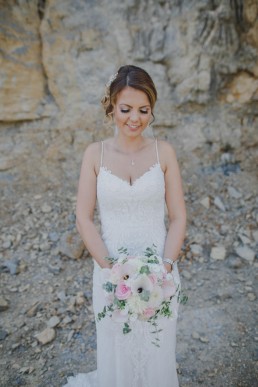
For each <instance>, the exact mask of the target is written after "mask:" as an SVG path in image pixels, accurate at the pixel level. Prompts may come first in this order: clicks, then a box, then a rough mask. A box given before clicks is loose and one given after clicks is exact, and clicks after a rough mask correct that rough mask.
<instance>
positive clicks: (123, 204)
mask: <svg viewBox="0 0 258 387" xmlns="http://www.w3.org/2000/svg"><path fill="white" fill-rule="evenodd" d="M156 99H157V92H156V88H155V85H154V83H153V81H152V79H151V78H150V76H149V74H148V73H147V72H146V71H144V70H143V69H141V68H139V67H136V66H122V67H121V68H120V69H119V71H118V73H117V74H115V75H114V76H113V77H112V79H111V80H110V82H109V84H108V85H107V93H106V96H105V97H104V98H103V100H102V103H103V105H104V108H105V112H106V116H107V117H109V118H111V119H112V121H113V124H114V126H115V127H116V134H115V136H114V137H112V138H108V139H106V140H105V141H103V142H100V143H93V144H91V145H90V146H89V147H88V148H87V149H86V151H85V154H84V158H83V162H82V168H81V175H80V180H79V189H78V201H77V228H78V230H79V232H80V235H81V237H82V239H83V241H84V243H85V245H86V247H87V249H88V250H89V252H90V254H91V255H92V257H93V258H94V274H93V307H94V312H95V316H97V314H98V313H99V312H100V311H102V309H103V306H104V305H105V300H104V294H103V289H102V286H101V273H102V269H103V268H108V267H110V263H109V261H108V260H107V259H105V257H108V256H109V257H110V256H112V257H116V256H117V255H118V249H119V248H121V247H125V248H127V250H128V253H129V254H130V255H134V254H139V253H143V252H144V251H145V249H146V248H147V247H151V246H152V245H153V244H155V245H156V246H157V252H158V254H159V255H160V256H162V257H164V259H165V261H163V262H164V266H165V268H166V270H167V271H168V272H170V271H173V276H174V279H175V281H176V282H177V283H178V284H179V285H180V278H179V274H178V269H177V264H176V262H175V261H176V260H177V258H178V255H179V252H180V249H181V246H182V243H183V239H184V235H185V224H186V211H185V204H184V197H183V190H182V184H181V178H180V172H179V168H178V163H177V160H176V155H175V151H174V150H173V148H172V146H171V145H170V144H169V143H167V142H165V141H157V140H155V139H154V138H152V137H148V136H145V131H146V130H148V129H147V128H148V125H149V124H150V122H151V120H153V118H154V115H153V110H154V105H155V102H156ZM96 200H98V205H99V210H100V218H101V226H102V229H101V234H100V233H99V232H98V230H97V228H96V227H95V225H94V222H93V214H94V209H95V205H96ZM165 204H166V206H167V210H168V216H169V228H168V230H167V231H166V228H165V224H164V205H165ZM173 302H174V305H173V312H174V316H175V318H174V319H173V320H171V319H167V318H161V319H160V320H159V326H160V327H161V328H162V331H161V332H160V347H159V348H157V347H156V346H154V345H153V344H152V343H151V340H150V337H149V336H150V325H149V323H147V322H143V321H135V323H134V326H133V328H132V332H130V333H129V334H126V335H123V333H122V332H121V329H119V328H118V326H117V323H116V322H113V321H112V319H110V318H109V317H106V318H105V319H103V320H101V321H100V322H99V321H98V322H96V324H97V368H98V369H97V372H92V373H89V374H79V375H77V376H76V377H75V378H70V381H69V383H68V385H67V386H84V387H86V386H89V387H92V386H94V387H95V386H98V387H156V386H158V385H160V386H162V387H177V386H178V379H177V372H176V359H175V346H176V316H177V308H178V306H177V301H176V298H174V299H173Z"/></svg>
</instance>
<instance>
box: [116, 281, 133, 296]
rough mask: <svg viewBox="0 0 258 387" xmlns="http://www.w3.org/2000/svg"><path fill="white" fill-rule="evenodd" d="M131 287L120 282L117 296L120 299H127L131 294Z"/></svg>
mask: <svg viewBox="0 0 258 387" xmlns="http://www.w3.org/2000/svg"><path fill="white" fill-rule="evenodd" d="M131 293H132V292H131V288H129V286H126V284H125V283H124V282H120V283H119V284H118V285H117V287H116V293H115V294H116V297H117V298H118V300H127V298H129V297H130V295H131Z"/></svg>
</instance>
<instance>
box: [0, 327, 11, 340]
mask: <svg viewBox="0 0 258 387" xmlns="http://www.w3.org/2000/svg"><path fill="white" fill-rule="evenodd" d="M8 334H9V333H8V332H7V331H6V330H5V329H0V341H1V340H4V339H5V338H6V337H7V336H8Z"/></svg>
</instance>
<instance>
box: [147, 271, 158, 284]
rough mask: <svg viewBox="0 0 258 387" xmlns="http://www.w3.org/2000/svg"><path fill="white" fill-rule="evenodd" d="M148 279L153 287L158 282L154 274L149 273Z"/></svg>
mask: <svg viewBox="0 0 258 387" xmlns="http://www.w3.org/2000/svg"><path fill="white" fill-rule="evenodd" d="M148 277H149V279H150V280H151V282H152V283H153V285H156V283H157V281H158V278H157V276H156V274H154V273H150V274H149V275H148Z"/></svg>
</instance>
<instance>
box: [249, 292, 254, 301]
mask: <svg viewBox="0 0 258 387" xmlns="http://www.w3.org/2000/svg"><path fill="white" fill-rule="evenodd" d="M247 297H248V300H249V301H255V300H256V295H255V294H254V293H247Z"/></svg>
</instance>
